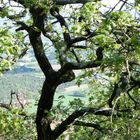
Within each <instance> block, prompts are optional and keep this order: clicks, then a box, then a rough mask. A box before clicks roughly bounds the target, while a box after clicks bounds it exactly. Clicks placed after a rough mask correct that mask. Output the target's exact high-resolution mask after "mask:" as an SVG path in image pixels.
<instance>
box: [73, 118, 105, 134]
mask: <svg viewBox="0 0 140 140" xmlns="http://www.w3.org/2000/svg"><path fill="white" fill-rule="evenodd" d="M73 125H79V126H85V127H92V128H95V129H97V130H98V131H100V132H102V133H104V128H102V127H101V126H100V125H99V124H95V123H87V122H82V121H75V122H74V123H73Z"/></svg>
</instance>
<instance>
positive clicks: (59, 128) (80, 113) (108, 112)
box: [53, 108, 112, 138]
mask: <svg viewBox="0 0 140 140" xmlns="http://www.w3.org/2000/svg"><path fill="white" fill-rule="evenodd" d="M87 114H94V115H103V116H111V114H112V109H110V108H109V109H102V110H99V109H95V108H84V109H81V110H77V111H75V112H73V113H72V114H71V115H69V117H68V118H66V119H65V120H64V121H63V122H62V123H61V124H60V125H59V126H57V127H56V128H55V129H54V131H53V133H54V134H55V136H56V138H58V137H59V135H61V134H62V133H63V132H64V131H65V130H66V129H67V127H68V126H69V125H70V124H72V123H74V121H75V119H77V118H79V117H81V116H83V115H87Z"/></svg>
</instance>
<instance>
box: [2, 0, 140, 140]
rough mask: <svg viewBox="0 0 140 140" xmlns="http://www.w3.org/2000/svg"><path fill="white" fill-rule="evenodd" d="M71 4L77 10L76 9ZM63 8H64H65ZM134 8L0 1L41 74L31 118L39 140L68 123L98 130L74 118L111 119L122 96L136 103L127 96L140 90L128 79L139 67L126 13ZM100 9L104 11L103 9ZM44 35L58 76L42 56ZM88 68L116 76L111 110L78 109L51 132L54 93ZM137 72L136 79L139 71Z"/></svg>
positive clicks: (131, 19) (51, 139)
mask: <svg viewBox="0 0 140 140" xmlns="http://www.w3.org/2000/svg"><path fill="white" fill-rule="evenodd" d="M75 4H78V5H76V6H75ZM135 4H138V3H135ZM65 5H68V6H67V7H65ZM118 5H119V6H118ZM133 5H134V3H129V2H127V1H122V0H120V1H119V2H118V3H117V4H116V5H115V6H114V7H112V8H109V9H108V8H107V7H105V5H103V4H102V3H101V2H100V1H98V0H97V1H92V0H53V1H51V0H42V1H40V0H33V1H32V0H10V1H7V2H5V1H4V2H2V6H1V7H0V12H1V13H3V17H7V18H8V19H9V20H12V22H14V24H16V25H17V26H18V27H17V29H16V31H17V32H20V31H21V30H22V31H26V32H27V33H28V36H29V41H30V44H31V45H32V47H33V50H34V54H35V58H36V60H37V62H38V64H39V66H40V68H41V70H42V72H43V73H44V75H45V81H44V84H43V87H42V91H41V96H40V99H39V102H38V108H37V114H36V128H37V137H38V140H55V139H57V138H58V137H59V136H60V135H61V134H62V133H63V132H64V131H65V130H66V129H67V128H68V126H69V125H71V124H75V125H82V126H87V127H88V126H89V127H94V128H96V129H98V130H101V131H102V129H101V127H100V126H98V125H95V124H89V123H84V122H80V121H77V120H76V119H77V118H79V117H80V116H82V115H87V114H93V115H103V116H111V115H112V107H113V102H114V100H115V99H117V98H118V97H119V96H120V94H121V93H122V92H126V93H128V95H129V97H130V98H131V99H132V100H133V101H134V103H135V104H137V103H138V102H137V101H135V99H133V97H132V96H131V95H130V93H129V92H131V91H132V90H133V89H134V88H139V87H140V81H139V79H135V77H134V76H133V73H134V71H135V70H136V69H137V68H136V67H139V65H140V64H139V63H138V61H139V59H140V58H139V56H138V50H139V49H140V48H139V46H140V42H139V35H140V25H139V22H138V19H139V14H138V13H137V15H136V17H135V16H134V14H133V12H132V13H131V11H127V8H128V7H129V8H130V9H131V8H132V9H133V10H134V7H133ZM8 6H9V7H11V8H12V10H14V9H13V7H18V8H19V9H20V12H18V11H17V12H16V14H12V12H9V13H8V11H9V9H8V8H7V7H8ZM117 6H118V7H117ZM102 7H104V9H103V10H102ZM116 8H117V11H116ZM4 13H5V15H4ZM26 15H27V16H26ZM27 18H30V22H28V21H27V20H26V19H27ZM43 36H44V37H46V38H47V39H48V42H50V43H51V46H52V47H53V48H54V49H55V51H56V59H57V60H58V63H59V65H60V69H59V70H57V71H56V70H54V69H53V67H52V65H51V63H50V60H49V59H48V57H47V56H46V54H45V49H44V44H43V40H42V38H43ZM134 54H135V56H134ZM132 55H133V56H132ZM91 68H94V69H95V70H94V71H99V70H102V71H103V72H104V73H107V72H108V73H112V75H113V74H114V75H113V76H114V77H115V76H117V77H118V78H117V80H116V81H115V82H114V86H113V88H114V91H113V93H112V95H111V97H110V99H109V107H110V108H109V109H96V108H91V107H90V108H84V107H83V108H82V109H81V110H76V111H75V112H74V113H72V114H71V115H70V116H68V118H66V119H65V120H63V121H62V122H61V124H59V125H58V126H57V127H56V128H55V129H52V128H51V122H52V120H51V119H50V117H49V112H50V110H51V109H52V106H53V101H54V95H55V91H56V88H57V87H58V86H59V85H60V84H63V83H65V82H70V81H72V80H74V79H75V73H74V72H73V71H74V70H82V69H91ZM124 73H125V74H124ZM136 73H137V74H139V72H138V71H137V72H136ZM126 80H128V81H129V82H127V81H126ZM113 110H114V108H113ZM125 111H126V112H127V110H120V109H118V110H117V113H118V112H119V113H118V116H119V115H120V113H123V112H125ZM117 113H116V115H117Z"/></svg>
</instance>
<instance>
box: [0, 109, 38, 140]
mask: <svg viewBox="0 0 140 140" xmlns="http://www.w3.org/2000/svg"><path fill="white" fill-rule="evenodd" d="M0 114H1V116H0V120H1V121H0V132H1V133H0V138H1V139H4V140H11V139H17V140H18V139H22V140H26V139H29V140H31V139H35V136H36V132H35V127H34V123H33V118H32V116H31V117H26V116H24V113H23V111H22V110H20V109H11V110H10V111H9V110H5V109H2V108H0ZM22 114H23V116H22Z"/></svg>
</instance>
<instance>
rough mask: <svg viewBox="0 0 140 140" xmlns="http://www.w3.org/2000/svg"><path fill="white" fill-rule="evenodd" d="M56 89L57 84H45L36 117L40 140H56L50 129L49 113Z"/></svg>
mask: <svg viewBox="0 0 140 140" xmlns="http://www.w3.org/2000/svg"><path fill="white" fill-rule="evenodd" d="M52 77H53V76H52ZM52 81H53V80H52ZM56 87H57V85H56V84H55V83H53V82H51V81H47V80H45V82H44V84H43V87H42V93H41V97H40V100H39V103H38V109H37V115H36V127H37V134H38V140H55V136H54V135H53V133H52V130H51V127H50V123H51V120H50V119H49V111H50V109H51V108H52V105H53V98H54V93H55V90H56Z"/></svg>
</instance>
